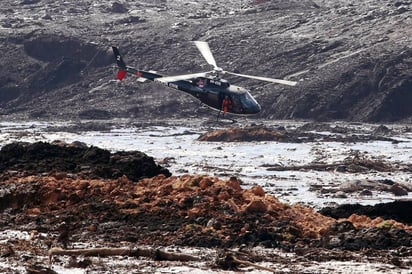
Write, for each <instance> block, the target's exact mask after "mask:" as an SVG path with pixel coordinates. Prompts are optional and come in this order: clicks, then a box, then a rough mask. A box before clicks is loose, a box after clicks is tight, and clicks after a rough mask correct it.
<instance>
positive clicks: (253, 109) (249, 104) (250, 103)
mask: <svg viewBox="0 0 412 274" xmlns="http://www.w3.org/2000/svg"><path fill="white" fill-rule="evenodd" d="M239 97H240V101H241V103H242V105H243V107H244V108H245V111H246V112H247V113H248V114H254V113H258V112H259V111H260V105H259V104H258V102H256V100H255V99H254V98H253V97H252V95H250V93H249V92H247V91H246V92H244V93H242V94H240V96H239Z"/></svg>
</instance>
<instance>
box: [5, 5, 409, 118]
mask: <svg viewBox="0 0 412 274" xmlns="http://www.w3.org/2000/svg"><path fill="white" fill-rule="evenodd" d="M411 9H412V7H411V5H410V2H409V1H395V2H394V1H389V0H368V1H362V2H358V1H348V0H340V1H327V0H305V1H278V0H271V1H269V0H268V1H252V0H250V1H246V0H245V1H230V2H221V1H196V2H182V1H178V0H159V1H151V2H146V1H126V0H124V1H109V0H108V1H91V0H89V1H81V2H79V1H66V2H64V3H61V2H56V1H51V0H30V1H29V0H27V1H26V0H24V1H22V0H14V1H6V2H4V3H3V4H2V6H1V7H0V10H1V13H0V14H1V15H0V45H1V47H2V49H3V52H4V54H3V55H2V56H1V57H0V58H1V59H0V60H1V62H0V114H1V117H3V118H2V119H13V118H16V116H17V117H19V118H23V119H27V118H32V119H33V118H52V117H53V118H56V117H58V118H62V119H77V118H87V119H88V118H94V119H109V118H113V117H145V118H147V119H151V118H156V117H188V116H189V117H190V116H204V115H211V111H210V110H209V109H204V108H199V107H198V103H196V102H195V101H194V100H193V99H192V98H190V97H188V96H187V95H185V94H181V93H179V92H177V91H174V90H168V89H165V88H164V87H159V86H157V85H153V84H142V83H137V82H135V81H134V80H130V79H129V80H128V81H125V82H122V83H117V82H115V81H112V79H113V70H112V68H111V67H112V66H113V64H114V62H113V57H112V54H111V52H110V51H109V49H110V46H111V45H113V44H116V45H119V46H120V48H121V51H122V52H123V53H124V55H125V56H126V57H125V59H126V60H127V62H128V63H129V64H130V65H133V66H138V67H139V68H142V69H151V70H156V71H158V72H160V73H164V74H167V75H173V74H177V73H187V72H197V71H203V70H207V69H208V68H207V66H206V65H205V62H204V60H203V59H202V57H201V56H200V55H199V53H198V52H197V50H196V49H195V47H194V46H193V44H192V43H191V41H193V40H205V41H208V42H209V43H210V45H211V48H212V51H213V52H214V54H215V57H216V59H217V61H218V63H219V65H220V66H221V67H223V68H227V69H228V70H232V71H234V70H237V71H239V72H242V73H247V74H252V75H253V74H254V75H263V76H271V77H278V78H281V77H284V78H288V79H293V80H297V81H299V85H298V86H296V87H294V88H290V87H284V86H279V85H274V84H267V83H262V82H256V81H252V80H245V79H230V80H233V81H234V82H237V84H239V85H242V86H246V87H249V88H251V89H252V93H253V94H254V95H255V96H256V98H257V99H258V101H259V102H260V103H261V105H262V109H263V111H262V113H261V114H260V115H258V116H256V118H259V117H260V118H269V119H273V118H277V119H279V118H281V119H284V118H288V119H290V118H309V119H318V120H333V119H342V120H351V121H403V122H407V121H410V120H411V114H412V112H411V108H410V105H411V104H412V97H411V95H410V92H409V91H410V90H411V88H412V82H411V75H412V69H411V68H412V66H411V63H412V61H411V60H412V59H411V56H412V54H411V53H412V51H411V48H410V45H411V40H410V39H411V38H410V37H412V33H411V29H412V27H411V25H412V21H411V16H410V15H411ZM212 115H214V114H212Z"/></svg>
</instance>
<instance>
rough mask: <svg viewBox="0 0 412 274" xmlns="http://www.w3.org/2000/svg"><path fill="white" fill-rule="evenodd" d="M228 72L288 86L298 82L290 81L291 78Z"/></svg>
mask: <svg viewBox="0 0 412 274" xmlns="http://www.w3.org/2000/svg"><path fill="white" fill-rule="evenodd" d="M225 72H226V73H228V74H232V75H236V76H240V77H245V78H251V79H256V80H261V81H266V82H271V83H277V84H283V85H288V86H295V85H296V84H297V82H295V81H289V80H283V79H274V78H267V77H261V76H253V75H246V74H239V73H234V72H230V71H225Z"/></svg>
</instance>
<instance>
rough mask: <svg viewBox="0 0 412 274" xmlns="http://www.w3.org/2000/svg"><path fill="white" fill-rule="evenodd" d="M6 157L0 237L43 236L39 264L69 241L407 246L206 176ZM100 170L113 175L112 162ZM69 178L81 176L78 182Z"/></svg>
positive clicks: (368, 224) (23, 149)
mask: <svg viewBox="0 0 412 274" xmlns="http://www.w3.org/2000/svg"><path fill="white" fill-rule="evenodd" d="M5 148H6V149H4V148H3V150H4V151H3V150H2V154H1V155H3V152H9V154H7V155H9V157H0V159H1V162H0V164H1V165H2V171H3V173H2V175H1V177H2V180H1V182H0V211H1V212H2V215H1V216H0V225H1V226H2V227H3V229H5V230H20V231H28V232H30V233H31V234H32V235H33V236H30V238H36V237H37V236H36V235H40V234H45V233H47V239H45V238H44V236H43V238H42V240H41V241H42V246H43V248H40V249H39V247H37V251H36V252H37V254H44V256H46V254H47V250H48V249H49V248H50V247H61V246H67V247H68V248H69V249H70V248H72V243H73V242H82V243H90V242H104V243H106V244H107V245H109V246H110V248H111V247H122V246H123V247H124V245H125V243H129V245H142V246H147V245H150V246H172V245H177V246H192V247H213V248H234V247H240V246H247V247H254V246H264V247H266V248H280V249H283V250H288V251H293V250H295V249H296V248H297V247H301V248H310V247H312V248H313V247H316V248H318V247H319V248H337V249H341V250H361V249H365V248H371V249H374V250H381V249H390V248H401V247H407V248H410V247H411V245H412V227H411V226H409V225H407V224H403V223H401V222H399V221H395V220H396V219H395V218H393V219H395V220H388V219H386V220H385V219H383V218H381V217H380V216H379V215H377V216H376V218H374V219H370V218H368V217H366V216H361V215H351V216H348V217H346V218H343V219H335V218H332V217H328V216H325V215H322V214H320V213H318V212H316V211H315V210H313V209H312V208H309V207H305V206H302V205H299V204H294V205H289V204H284V203H281V202H280V201H279V200H278V199H277V198H276V197H274V196H272V195H268V194H266V193H265V191H264V190H263V188H262V187H260V186H254V187H252V188H250V189H242V187H241V181H240V180H239V179H237V178H236V177H231V178H230V179H227V180H223V179H219V178H217V177H210V176H206V175H182V176H170V177H166V176H165V175H164V174H160V175H156V176H154V177H150V178H143V179H141V178H140V177H139V178H138V179H136V180H134V179H131V177H133V176H129V175H127V174H126V175H125V176H121V177H116V178H113V177H110V176H107V177H100V176H97V174H96V173H92V172H84V173H82V170H81V169H76V168H75V166H76V165H75V164H73V165H70V166H71V167H72V169H71V170H70V172H73V173H72V174H70V173H69V172H67V171H64V170H62V169H59V168H62V165H61V164H62V163H64V161H62V160H63V159H66V160H67V161H69V160H70V161H73V159H78V160H79V159H80V160H84V159H89V160H90V165H91V166H93V164H97V163H99V164H101V163H102V161H99V159H101V157H99V155H105V157H102V158H104V159H107V158H109V159H110V158H112V157H114V156H115V155H117V156H118V157H121V156H125V155H126V153H123V154H122V153H113V154H110V153H108V152H103V151H100V153H94V154H93V155H95V156H96V158H95V157H88V156H85V155H87V153H86V152H87V151H88V149H90V148H88V147H84V146H82V145H80V144H77V145H73V144H72V145H68V144H59V145H55V144H45V143H34V144H32V145H30V144H20V143H16V144H12V145H10V146H8V147H5ZM12 148H15V149H16V150H15V151H14V150H13V149H12ZM29 148H30V149H29ZM38 148H41V149H40V150H38ZM66 149H69V150H68V151H70V152H68V151H67V150H66ZM95 149H97V148H95ZM95 149H93V150H92V152H95V151H96V150H95ZM11 151H14V154H12V153H11ZM16 151H19V152H20V153H17V152H16ZM31 151H36V153H34V154H32V153H31ZM63 152H64V153H63ZM74 152H76V153H74ZM81 152H82V153H81ZM80 155H82V156H81V157H80ZM133 155H134V154H132V155H131V156H130V155H129V156H130V157H131V158H133V157H132V156H133ZM18 156H20V157H18ZM89 156H91V155H89ZM149 158H150V157H149ZM17 159H18V160H17ZM92 159H95V160H96V161H95V162H93V161H91V160H92ZM125 159H129V158H128V157H125V158H123V160H125ZM57 160H60V162H59V161H57ZM80 160H79V161H80ZM33 161H34V162H37V163H39V169H34V168H33V165H30V163H33ZM103 162H104V161H103ZM56 163H59V164H56ZM73 163H76V164H84V163H83V162H81V161H80V163H78V162H75V161H73ZM107 164H108V167H112V168H116V169H117V168H118V166H117V164H118V162H117V161H116V160H113V161H108V162H107ZM6 167H9V168H13V171H14V172H11V170H10V169H8V170H6ZM63 167H64V166H63ZM26 168H27V169H28V170H29V171H28V172H25V169H26ZM57 170H58V172H57ZM40 171H41V172H40ZM52 171H53V172H52ZM75 172H79V173H81V175H77V176H76V173H75ZM110 174H111V173H110ZM146 177H149V176H146ZM354 239H355V241H354ZM375 239H381V240H379V241H378V242H376V240H375ZM46 242H47V243H46ZM120 243H121V245H122V246H119V245H120ZM337 243H339V244H337ZM0 245H1V250H4V252H2V254H4V255H6V254H9V255H7V256H12V257H15V256H19V254H20V253H21V252H23V250H25V249H26V248H30V247H29V246H28V245H30V243H28V244H27V243H26V244H18V243H16V242H7V243H5V244H0ZM10 250H12V251H13V252H9V251H10ZM245 262H246V260H240V261H238V262H237V263H245Z"/></svg>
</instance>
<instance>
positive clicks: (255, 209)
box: [245, 200, 267, 213]
mask: <svg viewBox="0 0 412 274" xmlns="http://www.w3.org/2000/svg"><path fill="white" fill-rule="evenodd" d="M266 210H267V206H266V204H265V203H264V202H263V201H262V200H253V201H251V202H250V203H249V204H248V205H247V206H246V208H245V211H246V212H247V213H265V212H266Z"/></svg>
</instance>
